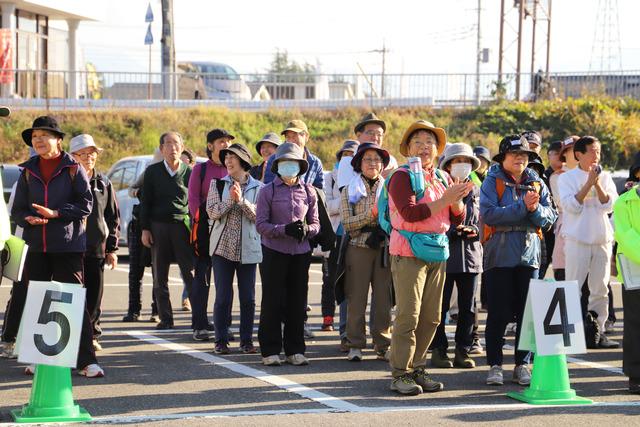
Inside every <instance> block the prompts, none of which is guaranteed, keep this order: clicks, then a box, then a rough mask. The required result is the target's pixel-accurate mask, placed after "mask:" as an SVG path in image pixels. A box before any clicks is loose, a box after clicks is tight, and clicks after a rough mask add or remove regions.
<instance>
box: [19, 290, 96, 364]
mask: <svg viewBox="0 0 640 427" xmlns="http://www.w3.org/2000/svg"><path fill="white" fill-rule="evenodd" d="M85 294H86V289H85V288H83V287H82V286H80V285H77V284H71V283H60V282H53V281H52V282H37V281H31V282H29V291H28V292H27V300H26V303H25V306H24V314H23V315H22V321H21V322H20V330H19V331H18V338H17V343H16V344H17V345H16V348H17V349H18V361H19V362H21V363H36V364H41V365H52V366H65V367H69V368H75V367H76V359H77V357H78V347H79V346H80V328H81V326H82V316H83V315H84V302H85Z"/></svg>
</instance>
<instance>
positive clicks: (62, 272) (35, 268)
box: [14, 252, 98, 369]
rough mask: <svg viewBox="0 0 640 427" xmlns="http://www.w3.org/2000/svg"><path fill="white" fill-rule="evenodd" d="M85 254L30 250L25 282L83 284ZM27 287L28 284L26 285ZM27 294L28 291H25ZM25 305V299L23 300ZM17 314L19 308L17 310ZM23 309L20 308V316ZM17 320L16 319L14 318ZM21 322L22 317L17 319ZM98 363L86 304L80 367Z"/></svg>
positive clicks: (78, 365)
mask: <svg viewBox="0 0 640 427" xmlns="http://www.w3.org/2000/svg"><path fill="white" fill-rule="evenodd" d="M82 259H83V254H82V253H69V252H67V253H43V252H29V253H28V254H27V260H26V262H25V266H24V275H25V280H24V283H25V284H26V283H28V282H29V281H30V280H38V281H43V282H48V281H51V280H56V281H58V282H63V283H77V284H79V285H82V284H83V261H82ZM25 288H26V286H25ZM25 295H26V292H25ZM22 306H23V307H24V300H23V301H22ZM15 314H17V310H16V311H15ZM21 315H22V310H20V316H21ZM14 321H15V319H14ZM17 322H18V323H19V322H20V318H18V319H17ZM93 363H98V362H97V359H96V353H95V351H94V350H93V327H92V326H91V321H90V316H89V312H88V310H87V306H86V304H85V309H84V316H83V317H82V329H81V331H80V349H79V351H78V362H77V365H76V366H77V367H78V369H81V368H84V367H86V366H87V365H91V364H93Z"/></svg>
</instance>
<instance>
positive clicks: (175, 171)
mask: <svg viewBox="0 0 640 427" xmlns="http://www.w3.org/2000/svg"><path fill="white" fill-rule="evenodd" d="M162 162H163V163H164V167H165V169H167V172H168V173H169V176H171V177H174V176H176V174H177V173H178V171H179V170H180V164H178V169H176V170H173V169H171V166H169V163H167V161H166V160H163V161H162Z"/></svg>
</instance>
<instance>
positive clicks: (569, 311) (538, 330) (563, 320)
mask: <svg viewBox="0 0 640 427" xmlns="http://www.w3.org/2000/svg"><path fill="white" fill-rule="evenodd" d="M518 349H519V350H529V351H533V352H534V353H536V354H538V355H541V356H549V355H554V354H579V353H586V352H587V349H586V346H585V340H584V326H583V324H582V310H581V308H580V293H579V288H578V282H577V281H575V280H572V281H566V282H548V281H544V280H531V282H530V283H529V294H528V295H527V304H526V306H525V310H524V316H523V318H522V327H521V331H520V341H519V344H518Z"/></svg>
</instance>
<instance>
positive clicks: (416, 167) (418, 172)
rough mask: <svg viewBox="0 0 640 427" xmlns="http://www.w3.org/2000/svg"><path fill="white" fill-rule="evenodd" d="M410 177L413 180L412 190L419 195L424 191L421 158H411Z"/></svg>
mask: <svg viewBox="0 0 640 427" xmlns="http://www.w3.org/2000/svg"><path fill="white" fill-rule="evenodd" d="M407 163H408V164H409V177H410V179H411V188H412V189H413V191H414V193H416V194H418V193H421V192H423V191H424V172H423V171H422V160H421V159H420V157H409V158H408V159H407Z"/></svg>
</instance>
